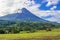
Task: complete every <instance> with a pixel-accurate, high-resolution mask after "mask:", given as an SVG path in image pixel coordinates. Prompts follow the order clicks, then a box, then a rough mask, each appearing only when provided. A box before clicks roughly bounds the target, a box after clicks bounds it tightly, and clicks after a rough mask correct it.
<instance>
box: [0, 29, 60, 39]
mask: <svg viewBox="0 0 60 40" xmlns="http://www.w3.org/2000/svg"><path fill="white" fill-rule="evenodd" d="M0 40H60V30H56V29H55V30H53V31H51V32H47V31H45V30H42V31H37V32H34V33H26V32H20V33H19V34H0Z"/></svg>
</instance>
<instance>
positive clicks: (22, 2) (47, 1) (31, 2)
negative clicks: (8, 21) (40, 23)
mask: <svg viewBox="0 0 60 40" xmlns="http://www.w3.org/2000/svg"><path fill="white" fill-rule="evenodd" d="M22 8H26V9H28V10H29V11H30V12H32V13H33V14H34V15H36V16H38V17H40V18H42V19H45V20H48V21H53V22H59V23H60V0H0V16H5V15H8V14H13V13H16V12H22V11H21V9H22ZM18 9H20V10H18Z"/></svg>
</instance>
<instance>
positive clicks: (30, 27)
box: [0, 21, 60, 33]
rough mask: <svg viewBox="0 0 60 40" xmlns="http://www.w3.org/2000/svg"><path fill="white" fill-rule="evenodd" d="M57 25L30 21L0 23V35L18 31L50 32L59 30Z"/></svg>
mask: <svg viewBox="0 0 60 40" xmlns="http://www.w3.org/2000/svg"><path fill="white" fill-rule="evenodd" d="M59 26H60V24H59V25H54V24H51V23H46V22H44V23H43V22H41V23H40V22H31V21H13V22H12V21H0V29H1V30H0V33H19V32H20V31H29V32H35V31H36V30H48V31H50V30H52V28H59Z"/></svg>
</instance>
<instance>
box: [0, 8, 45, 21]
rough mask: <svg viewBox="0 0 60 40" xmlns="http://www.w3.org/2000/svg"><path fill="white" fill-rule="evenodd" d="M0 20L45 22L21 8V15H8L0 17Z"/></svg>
mask: <svg viewBox="0 0 60 40" xmlns="http://www.w3.org/2000/svg"><path fill="white" fill-rule="evenodd" d="M0 20H12V21H14V20H21V21H25V20H26V21H40V22H46V20H44V19H42V18H40V17H38V16H36V15H34V14H33V13H31V12H30V11H29V10H27V9H26V8H22V13H18V12H17V13H14V14H8V15H6V16H3V17H0Z"/></svg>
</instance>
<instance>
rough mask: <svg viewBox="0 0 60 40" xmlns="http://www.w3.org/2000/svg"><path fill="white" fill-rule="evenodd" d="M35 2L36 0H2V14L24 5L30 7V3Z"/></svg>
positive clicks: (0, 13) (0, 6)
mask: <svg viewBox="0 0 60 40" xmlns="http://www.w3.org/2000/svg"><path fill="white" fill-rule="evenodd" d="M31 4H35V3H34V0H32V1H29V0H0V16H4V15H7V14H11V13H14V12H16V10H18V9H22V8H23V7H29V5H31Z"/></svg>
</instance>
